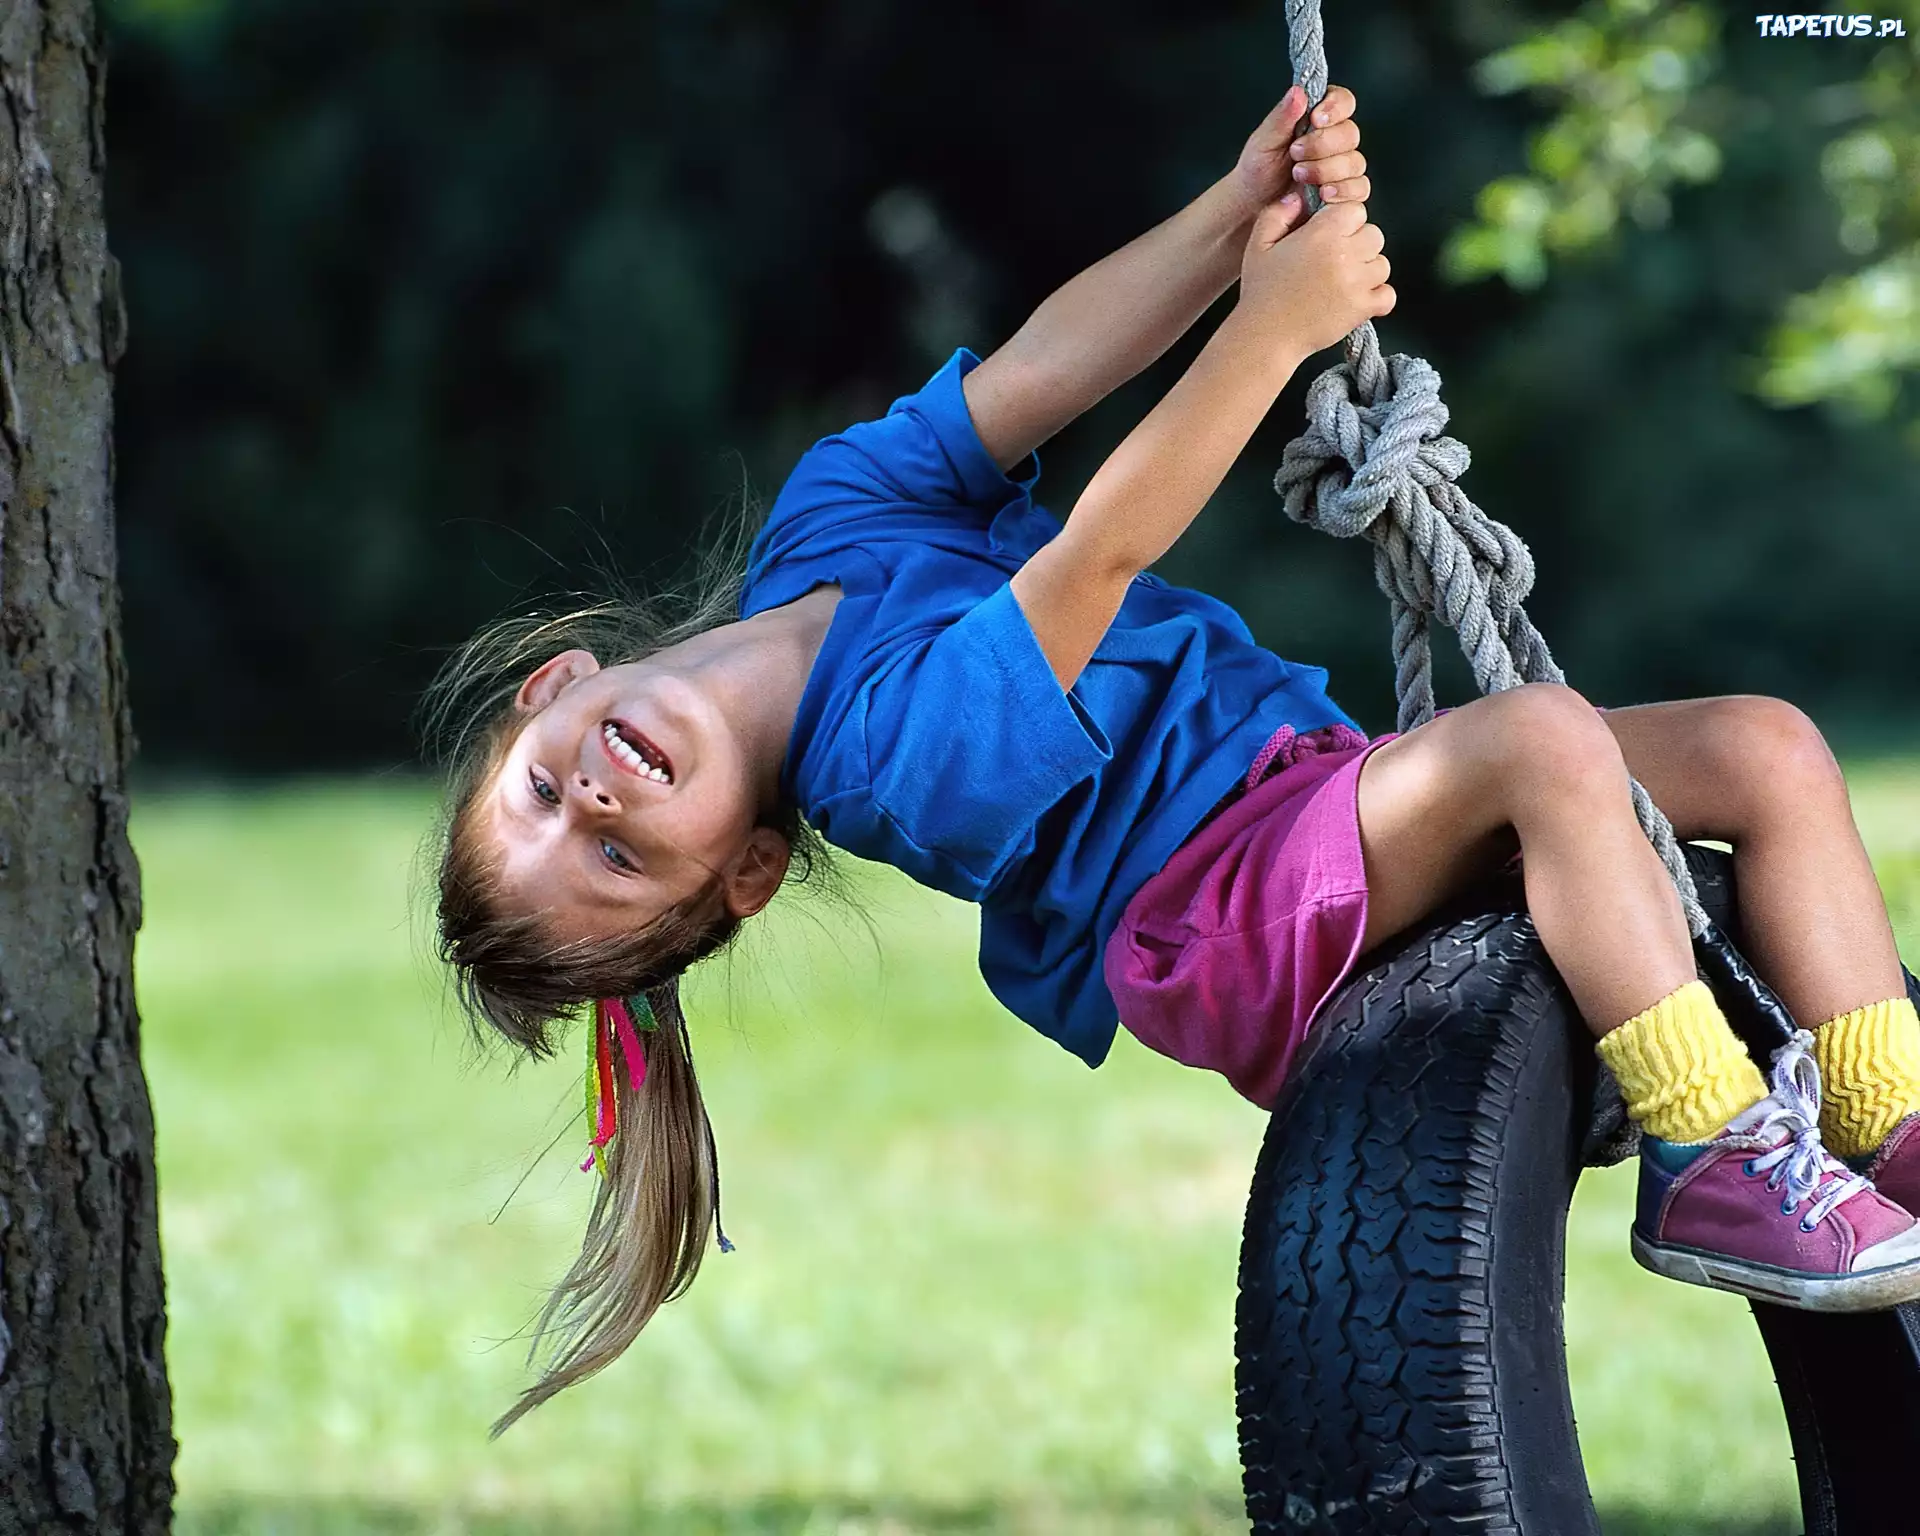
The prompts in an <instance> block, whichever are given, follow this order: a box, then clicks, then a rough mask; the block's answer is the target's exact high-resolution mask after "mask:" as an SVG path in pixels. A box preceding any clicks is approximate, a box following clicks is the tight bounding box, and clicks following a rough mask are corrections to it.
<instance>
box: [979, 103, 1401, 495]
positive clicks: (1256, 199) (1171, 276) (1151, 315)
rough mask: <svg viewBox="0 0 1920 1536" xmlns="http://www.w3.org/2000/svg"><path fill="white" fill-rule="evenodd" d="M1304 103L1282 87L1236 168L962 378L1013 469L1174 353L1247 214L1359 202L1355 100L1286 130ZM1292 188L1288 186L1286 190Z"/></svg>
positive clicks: (1362, 166)
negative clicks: (1318, 199)
mask: <svg viewBox="0 0 1920 1536" xmlns="http://www.w3.org/2000/svg"><path fill="white" fill-rule="evenodd" d="M1305 106H1306V98H1305V96H1304V95H1303V94H1302V93H1301V92H1300V90H1299V88H1298V87H1295V88H1294V89H1292V90H1290V91H1288V92H1287V94H1286V95H1285V96H1284V97H1282V98H1281V100H1280V103H1279V104H1278V105H1277V106H1276V107H1275V108H1274V109H1273V111H1272V112H1270V113H1269V114H1268V115H1267V117H1266V119H1265V121H1263V122H1262V123H1261V124H1260V126H1259V127H1258V128H1257V129H1255V130H1254V132H1253V135H1252V136H1251V137H1250V138H1249V139H1248V140H1247V143H1246V146H1245V147H1244V148H1243V149H1242V150H1241V152H1240V158H1239V161H1238V162H1237V163H1236V164H1235V166H1234V168H1233V169H1232V170H1231V171H1229V172H1228V173H1227V175H1225V176H1223V177H1222V178H1221V179H1220V180H1219V181H1217V182H1215V183H1214V184H1213V185H1212V186H1211V187H1209V188H1208V189H1207V190H1206V191H1205V192H1203V193H1202V194H1201V195H1200V196H1199V197H1198V198H1196V199H1195V200H1194V201H1193V202H1191V203H1189V204H1188V205H1187V206H1186V207H1185V208H1183V209H1181V210H1180V211H1179V212H1178V213H1176V214H1175V215H1174V216H1173V217H1172V218H1170V219H1167V220H1165V221H1164V222H1162V223H1160V224H1158V225H1156V226H1155V227H1154V228H1152V229H1150V230H1148V231H1147V232H1146V233H1145V234H1143V235H1141V236H1140V237H1139V238H1138V239H1136V240H1134V241H1132V242H1130V243H1129V244H1127V245H1125V246H1122V247H1121V248H1120V249H1119V250H1117V251H1115V252H1114V253H1113V254H1112V255H1111V256H1108V257H1106V258H1105V259H1103V260H1101V261H1098V262H1096V263H1095V264H1094V265H1093V266H1091V267H1089V268H1087V270H1086V271H1084V272H1082V273H1081V274H1080V275H1079V276H1077V277H1075V278H1074V279H1073V280H1072V281H1071V282H1069V283H1067V284H1066V285H1065V286H1064V287H1062V288H1060V289H1059V290H1058V291H1056V292H1055V293H1054V294H1053V295H1052V296H1051V297H1049V298H1048V299H1047V300H1046V301H1045V302H1044V303H1043V304H1041V306H1040V307H1039V308H1038V309H1036V310H1035V311H1034V312H1033V315H1032V316H1031V317H1030V318H1029V319H1028V320H1027V322H1026V324H1025V325H1023V326H1021V327H1020V329H1019V330H1018V331H1017V332H1015V333H1014V335H1013V336H1012V337H1011V338H1010V339H1009V340H1008V341H1007V343H1006V344H1005V345H1004V346H1002V347H1000V348H998V349H997V350H996V351H995V352H994V353H993V354H992V356H990V357H988V358H987V359H986V361H984V362H983V363H981V365H980V366H979V367H978V368H976V369H974V370H973V372H972V373H970V374H968V375H967V379H966V383H965V385H964V388H965V391H966V399H967V408H968V410H969V411H970V412H971V413H972V415H973V421H974V427H975V430H977V431H978V432H979V434H980V440H981V441H982V442H983V443H984V444H985V445H986V448H987V451H988V452H989V453H990V454H992V455H993V458H994V461H995V462H996V463H998V464H999V465H1000V467H1001V468H1003V469H1007V468H1011V467H1012V466H1013V465H1015V464H1017V463H1019V462H1020V460H1022V459H1024V458H1025V457H1026V456H1027V454H1028V453H1029V452H1030V451H1031V450H1032V449H1034V448H1037V447H1039V445H1040V444H1042V443H1044V442H1045V441H1046V440H1047V439H1048V438H1050V437H1052V436H1053V435H1054V433H1056V432H1058V431H1059V430H1060V429H1061V428H1062V427H1064V426H1065V425H1066V424H1067V423H1068V422H1070V421H1072V420H1074V418H1075V417H1077V416H1079V415H1080V414H1081V413H1082V412H1084V411H1086V410H1087V409H1088V408H1089V407H1090V406H1092V405H1094V404H1095V403H1096V402H1098V401H1100V400H1101V399H1103V398H1105V397H1106V396H1107V395H1108V394H1110V393H1112V391H1114V390H1115V389H1117V388H1119V386H1120V385H1122V384H1124V383H1125V382H1126V381H1127V380H1128V379H1130V378H1132V377H1133V376H1134V375H1135V374H1137V373H1139V372H1140V371H1141V369H1143V368H1145V367H1146V366H1147V365H1148V364H1149V363H1151V362H1153V361H1154V360H1155V359H1156V358H1158V357H1159V356H1160V355H1161V354H1162V353H1163V352H1165V351H1166V350H1167V348H1168V347H1170V346H1172V345H1173V343H1174V342H1175V341H1177V340H1178V339H1179V338H1180V337H1181V336H1182V335H1184V334H1185V333H1186V331H1187V330H1188V328H1189V327H1190V326H1192V324H1193V323H1194V321H1195V320H1197V319H1199V318H1200V316H1201V315H1202V314H1204V313H1205V312H1206V310H1207V308H1208V306H1209V305H1211V304H1212V303H1213V302H1214V300H1215V299H1217V298H1219V297H1220V295H1221V294H1222V293H1224V292H1225V291H1226V289H1227V287H1228V285H1229V284H1230V283H1232V282H1233V280H1234V278H1235V277H1236V276H1238V275H1239V270H1240V259H1241V256H1242V254H1243V253H1244V252H1245V249H1246V243H1247V234H1248V231H1249V230H1250V229H1251V228H1252V225H1253V219H1254V215H1255V214H1256V213H1258V212H1259V211H1260V210H1261V209H1262V208H1264V207H1267V206H1269V205H1271V204H1275V203H1279V204H1280V205H1281V210H1282V211H1281V214H1280V215H1276V217H1281V218H1283V221H1284V225H1285V228H1288V229H1291V228H1293V227H1294V226H1296V225H1297V224H1298V223H1299V222H1300V219H1301V216H1302V214H1303V213H1304V211H1305V208H1304V204H1303V202H1302V200H1301V196H1300V193H1299V191H1298V190H1297V189H1298V188H1299V187H1300V186H1301V185H1302V183H1304V182H1312V183H1313V184H1315V185H1316V186H1318V187H1320V188H1321V192H1322V195H1323V196H1324V197H1326V198H1327V199H1328V201H1330V202H1341V201H1346V202H1356V203H1357V202H1364V201H1365V200H1366V196H1367V189H1368V183H1367V180H1366V174H1365V173H1366V160H1365V157H1363V156H1362V155H1361V154H1360V153H1359V144H1360V130H1359V127H1358V126H1357V125H1356V124H1355V123H1354V122H1353V121H1352V118H1353V109H1354V100H1353V93H1352V92H1350V91H1348V90H1345V89H1344V88H1342V87H1340V86H1335V87H1333V88H1332V89H1331V90H1329V91H1328V92H1327V95H1326V97H1325V99H1324V100H1323V101H1322V102H1321V104H1320V106H1319V108H1318V109H1316V111H1315V113H1314V122H1315V124H1316V125H1318V126H1315V127H1314V128H1312V129H1311V131H1309V132H1308V133H1306V134H1304V135H1302V136H1301V137H1300V138H1299V139H1298V140H1296V139H1295V137H1294V135H1295V133H1296V131H1297V129H1298V128H1299V126H1300V116H1301V113H1302V112H1303V111H1304V109H1305ZM1289 188H1292V189H1295V190H1292V191H1289V190H1288V189H1289Z"/></svg>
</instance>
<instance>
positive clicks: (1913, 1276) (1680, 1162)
mask: <svg viewBox="0 0 1920 1536" xmlns="http://www.w3.org/2000/svg"><path fill="white" fill-rule="evenodd" d="M1812 1045H1813V1037H1812V1036H1811V1035H1809V1034H1808V1033H1807V1032H1806V1031H1804V1030H1802V1031H1800V1032H1799V1033H1798V1034H1796V1035H1795V1036H1794V1037H1793V1040H1792V1041H1791V1042H1790V1043H1789V1044H1787V1045H1784V1046H1782V1047H1781V1048H1780V1049H1779V1051H1777V1052H1776V1053H1775V1055H1774V1059H1773V1092H1771V1093H1770V1094H1768V1095H1767V1097H1766V1098H1764V1099H1762V1100H1761V1101H1760V1102H1759V1103H1758V1104H1756V1105H1754V1106H1753V1107H1752V1108H1751V1109H1749V1110H1746V1111H1744V1112H1743V1113H1741V1114H1739V1115H1736V1116H1734V1118H1733V1119H1732V1120H1731V1121H1730V1122H1729V1123H1728V1125H1727V1127H1726V1129H1725V1130H1723V1131H1721V1132H1720V1134H1719V1135H1717V1136H1714V1137H1712V1138H1711V1139H1709V1140H1707V1141H1701V1142H1691V1143H1679V1142H1670V1141H1661V1140H1660V1139H1659V1138H1658V1137H1655V1136H1643V1137H1642V1138H1641V1150H1640V1203H1639V1211H1638V1213H1637V1214H1636V1216H1635V1218H1634V1223H1633V1256H1634V1257H1635V1258H1636V1259H1638V1260H1639V1261H1640V1262H1641V1264H1643V1265H1644V1266H1646V1268H1648V1269H1650V1270H1652V1271H1653V1272H1654V1273H1655V1274H1659V1275H1666V1276H1667V1277H1668V1278H1669V1279H1673V1280H1685V1281H1687V1282H1689V1283H1690V1284H1693V1285H1710V1286H1714V1287H1716V1288H1717V1289H1719V1290H1723V1291H1738V1292H1740V1294H1742V1295H1743V1296H1753V1297H1757V1298H1758V1299H1760V1300H1762V1301H1772V1302H1778V1303H1779V1304H1780V1305H1781V1306H1787V1307H1801V1308H1804V1309H1806V1310H1808V1311H1813V1312H1873V1311H1878V1310H1880V1309H1882V1308H1885V1307H1892V1306H1897V1305H1899V1304H1900V1303H1901V1302H1903V1301H1913V1300H1915V1299H1920V1224H1916V1223H1915V1221H1914V1219H1913V1217H1911V1216H1909V1215H1908V1214H1907V1213H1906V1212H1905V1211H1904V1210H1902V1209H1901V1208H1900V1207H1899V1206H1898V1205H1896V1204H1894V1202H1893V1201H1891V1200H1889V1199H1887V1198H1886V1197H1885V1196H1883V1195H1881V1194H1880V1193H1879V1192H1878V1191H1876V1190H1875V1189H1874V1187H1873V1185H1872V1184H1871V1183H1870V1182H1869V1181H1868V1180H1867V1179H1865V1178H1863V1177H1862V1176H1861V1175H1859V1174H1857V1173H1854V1172H1853V1171H1852V1170H1851V1169H1849V1168H1848V1167H1847V1165H1846V1164H1845V1163H1843V1162H1841V1161H1840V1160H1839V1159H1838V1158H1836V1157H1834V1156H1832V1155H1831V1154H1829V1153H1828V1151H1827V1149H1826V1148H1825V1147H1824V1146H1823V1145H1822V1144H1821V1141H1820V1075H1819V1071H1818V1069H1817V1068H1816V1067H1815V1066H1814V1064H1813V1058H1812V1057H1811V1056H1810V1055H1809V1054H1808V1052H1809V1050H1810V1049H1811V1047H1812Z"/></svg>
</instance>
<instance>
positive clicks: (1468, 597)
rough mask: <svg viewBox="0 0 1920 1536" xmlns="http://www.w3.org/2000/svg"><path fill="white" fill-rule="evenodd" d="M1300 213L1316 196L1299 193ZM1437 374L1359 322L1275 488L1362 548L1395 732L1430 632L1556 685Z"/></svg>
mask: <svg viewBox="0 0 1920 1536" xmlns="http://www.w3.org/2000/svg"><path fill="white" fill-rule="evenodd" d="M1286 17H1287V36H1288V41H1289V48H1290V50H1291V52H1292V55H1293V73H1294V79H1295V81H1296V82H1297V83H1298V84H1299V85H1300V86H1301V87H1302V89H1304V90H1305V91H1306V93H1307V105H1308V109H1309V110H1311V109H1312V108H1313V107H1315V106H1317V105H1319V103H1320V99H1321V98H1322V97H1323V96H1325V95H1326V93H1327V54H1326V36H1325V33H1324V32H1323V31H1322V28H1321V24H1320V0H1286ZM1307 205H1308V208H1309V209H1310V210H1311V211H1313V212H1318V210H1319V207H1320V198H1319V196H1318V194H1317V193H1316V192H1315V191H1314V190H1313V188H1312V187H1308V188H1307ZM1446 424H1447V408H1446V405H1445V404H1444V403H1443V402H1442V401H1441V399H1440V375H1439V374H1438V373H1437V372H1435V371H1434V368H1433V366H1432V364H1430V363H1428V362H1427V361H1426V360H1425V359H1424V358H1418V357H1408V356H1406V355H1405V354H1404V353H1395V354H1394V355H1393V356H1391V357H1387V358H1384V359H1383V358H1382V357H1381V354H1380V339H1379V337H1378V336H1376V335H1375V334H1374V329H1373V325H1372V322H1370V321H1369V322H1365V323H1363V324H1362V325H1361V326H1360V327H1359V328H1358V329H1357V330H1355V331H1354V332H1353V334H1352V335H1350V336H1348V337H1347V341H1346V361H1345V362H1344V363H1341V364H1338V365H1336V366H1335V367H1332V368H1329V369H1328V370H1327V371H1326V372H1325V373H1323V374H1321V375H1320V377H1319V378H1317V379H1315V380H1314V381H1313V384H1312V385H1311V386H1310V387H1309V388H1308V390H1307V430H1306V431H1305V432H1304V433H1302V434H1301V435H1300V436H1299V437H1297V438H1295V439H1294V440H1293V441H1292V442H1291V443H1289V444H1288V445H1287V450H1286V453H1285V454H1284V456H1283V457H1282V459H1281V461H1280V472H1279V473H1278V474H1277V475H1275V476H1274V482H1273V485H1274V489H1275V490H1276V491H1278V492H1279V493H1280V495H1281V497H1282V498H1283V501H1284V504H1285V506H1286V512H1287V516H1288V517H1290V518H1292V519H1293V520H1294V521H1295V522H1297V523H1304V524H1305V525H1306V526H1307V527H1309V528H1318V529H1319V530H1321V531H1322V532H1323V533H1330V534H1332V535H1333V536H1334V537H1335V538H1342V539H1351V538H1366V539H1370V540H1371V541H1372V543H1373V572H1374V579H1375V580H1376V581H1378V582H1379V584H1380V590H1381V591H1382V592H1384V593H1386V595H1387V601H1388V603H1389V605H1390V606H1391V609H1392V614H1393V665H1394V693H1395V696H1396V697H1397V699H1398V700H1399V726H1398V728H1399V729H1400V730H1402V731H1410V730H1412V729H1413V728H1414V727H1415V726H1416V725H1420V724H1422V723H1423V722H1425V721H1427V720H1431V719H1432V718H1433V707H1434V700H1433V648H1432V632H1431V626H1432V624H1433V622H1434V621H1435V620H1438V621H1439V622H1440V623H1442V624H1444V625H1446V626H1447V627H1448V628H1449V629H1452V630H1454V631H1456V632H1457V634H1458V635H1459V638H1460V648H1461V650H1462V651H1463V652H1465V654H1466V657H1467V661H1468V663H1469V665H1470V666H1471V667H1472V668H1473V680H1474V682H1475V684H1477V685H1478V687H1479V689H1480V691H1481V692H1482V693H1483V694H1487V693H1499V692H1501V691H1502V690H1504V689H1507V688H1514V687H1517V686H1519V685H1520V684H1521V683H1564V682H1565V681H1566V674H1565V673H1563V672H1562V671H1561V670H1560V668H1559V667H1558V666H1556V665H1555V664H1554V660H1553V655H1552V653H1551V652H1550V651H1548V649H1547V642H1546V641H1545V640H1543V639H1542V638H1541V637H1540V631H1539V630H1537V629H1535V628H1534V627H1533V621H1532V620H1531V619H1529V618H1528V617H1527V610H1526V608H1525V607H1524V602H1525V599H1526V596H1527V594H1528V593H1529V592H1531V591H1532V590H1533V556H1532V555H1531V554H1530V553H1529V552H1528V550H1527V546H1526V545H1525V544H1523V543H1521V541H1520V539H1519V537H1518V535H1516V534H1515V533H1514V532H1513V530H1512V529H1511V528H1508V527H1507V526H1506V525H1505V524H1504V523H1499V522H1495V521H1494V520H1493V519H1492V518H1490V517H1488V516H1487V514H1486V513H1485V512H1483V511H1481V510H1480V508H1478V507H1477V506H1475V505H1474V504H1473V502H1472V500H1471V499H1469V497H1468V496H1467V494H1466V492H1465V491H1463V490H1461V489H1460V486H1459V483H1458V482H1459V479H1460V476H1461V475H1463V474H1465V473H1466V469H1467V465H1468V463H1469V462H1470V458H1469V455H1468V453H1467V447H1466V444H1464V443H1462V442H1460V441H1459V440H1458V439H1456V438H1451V437H1444V436H1442V435H1441V430H1442V428H1444V427H1445V426H1446ZM1630 782H1631V784H1632V787H1633V809H1634V814H1635V815H1636V816H1638V817H1639V820H1640V826H1641V829H1642V830H1643V831H1644V832H1645V833H1646V834H1647V838H1648V840H1649V841H1650V842H1651V843H1652V844H1653V846H1654V849H1655V851H1656V852H1657V853H1658V854H1659V855H1660V861H1661V863H1663V864H1665V865H1666V867H1667V873H1668V874H1669V875H1671V876H1672V877H1673V883H1674V887H1675V888H1676V889H1677V890H1678V891H1679V893H1680V905H1681V907H1682V908H1683V909H1684V910H1685V912H1686V916H1687V927H1688V928H1689V929H1690V930H1691V931H1692V932H1693V933H1694V935H1695V936H1696V937H1697V936H1699V935H1700V934H1702V933H1704V932H1706V930H1707V927H1708V923H1707V914H1706V910H1705V909H1704V908H1703V907H1702V906H1701V905H1700V897H1699V893H1698V892H1697V891H1696V890H1695V889H1694V884H1693V874H1692V872H1691V871H1690V870H1689V869H1688V868H1687V861H1686V859H1685V858H1684V857H1682V855H1681V852H1680V843H1679V839H1677V838H1676V837H1675V836H1674V835H1673V825H1672V823H1671V822H1669V821H1668V820H1667V818H1666V816H1665V815H1664V814H1662V812H1661V810H1660V808H1659V807H1658V806H1656V805H1655V804H1654V803H1653V798H1652V797H1651V796H1650V795H1649V794H1648V793H1647V791H1646V789H1645V788H1644V787H1643V786H1642V785H1641V783H1640V781H1639V780H1638V779H1633V780H1631V781H1630Z"/></svg>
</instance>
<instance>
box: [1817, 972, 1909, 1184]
mask: <svg viewBox="0 0 1920 1536" xmlns="http://www.w3.org/2000/svg"><path fill="white" fill-rule="evenodd" d="M1813 1059H1814V1062H1815V1063H1816V1064H1817V1065H1818V1066H1819V1068H1820V1091H1821V1097H1820V1138H1821V1140H1823V1141H1824V1142H1826V1144H1827V1148H1828V1150H1829V1151H1831V1152H1832V1153H1833V1154H1834V1155H1835V1156H1837V1157H1860V1156H1863V1155H1864V1154H1866V1153H1868V1152H1871V1151H1873V1150H1875V1149H1876V1148H1877V1147H1878V1146H1879V1145H1880V1143H1881V1142H1883V1141H1885V1140H1886V1139H1887V1133H1888V1132H1889V1131H1891V1130H1892V1129H1893V1128H1894V1127H1895V1126H1896V1125H1898V1124H1899V1123H1900V1122H1901V1121H1902V1120H1903V1119H1905V1118H1906V1117H1907V1116H1908V1115H1910V1114H1912V1113H1913V1112H1914V1111H1915V1110H1917V1109H1920V1017H1916V1016H1915V1014H1914V1011H1913V1004H1912V1003H1910V1002H1908V1001H1907V999H1906V998H1904V997H1890V998H1888V999H1887V1000H1886V1001H1885V1002H1881V1003H1868V1004H1867V1006H1866V1007H1864V1008H1856V1009H1854V1010H1853V1012H1852V1013H1843V1014H1841V1015H1840V1016H1839V1017H1838V1018H1833V1019H1829V1020H1827V1022H1826V1023H1824V1024H1822V1025H1821V1026H1820V1027H1819V1028H1818V1029H1816V1030H1815V1031H1814V1032H1813Z"/></svg>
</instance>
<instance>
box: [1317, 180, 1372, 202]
mask: <svg viewBox="0 0 1920 1536" xmlns="http://www.w3.org/2000/svg"><path fill="white" fill-rule="evenodd" d="M1372 192H1373V183H1372V182H1370V181H1368V180H1367V178H1366V177H1364V176H1356V177H1354V178H1353V180H1352V181H1336V182H1334V183H1333V184H1332V185H1331V186H1326V187H1322V188H1321V189H1320V199H1321V201H1322V202H1328V203H1364V202H1365V201H1366V200H1367V198H1368V197H1369V196H1370V195H1371V194H1372Z"/></svg>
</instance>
